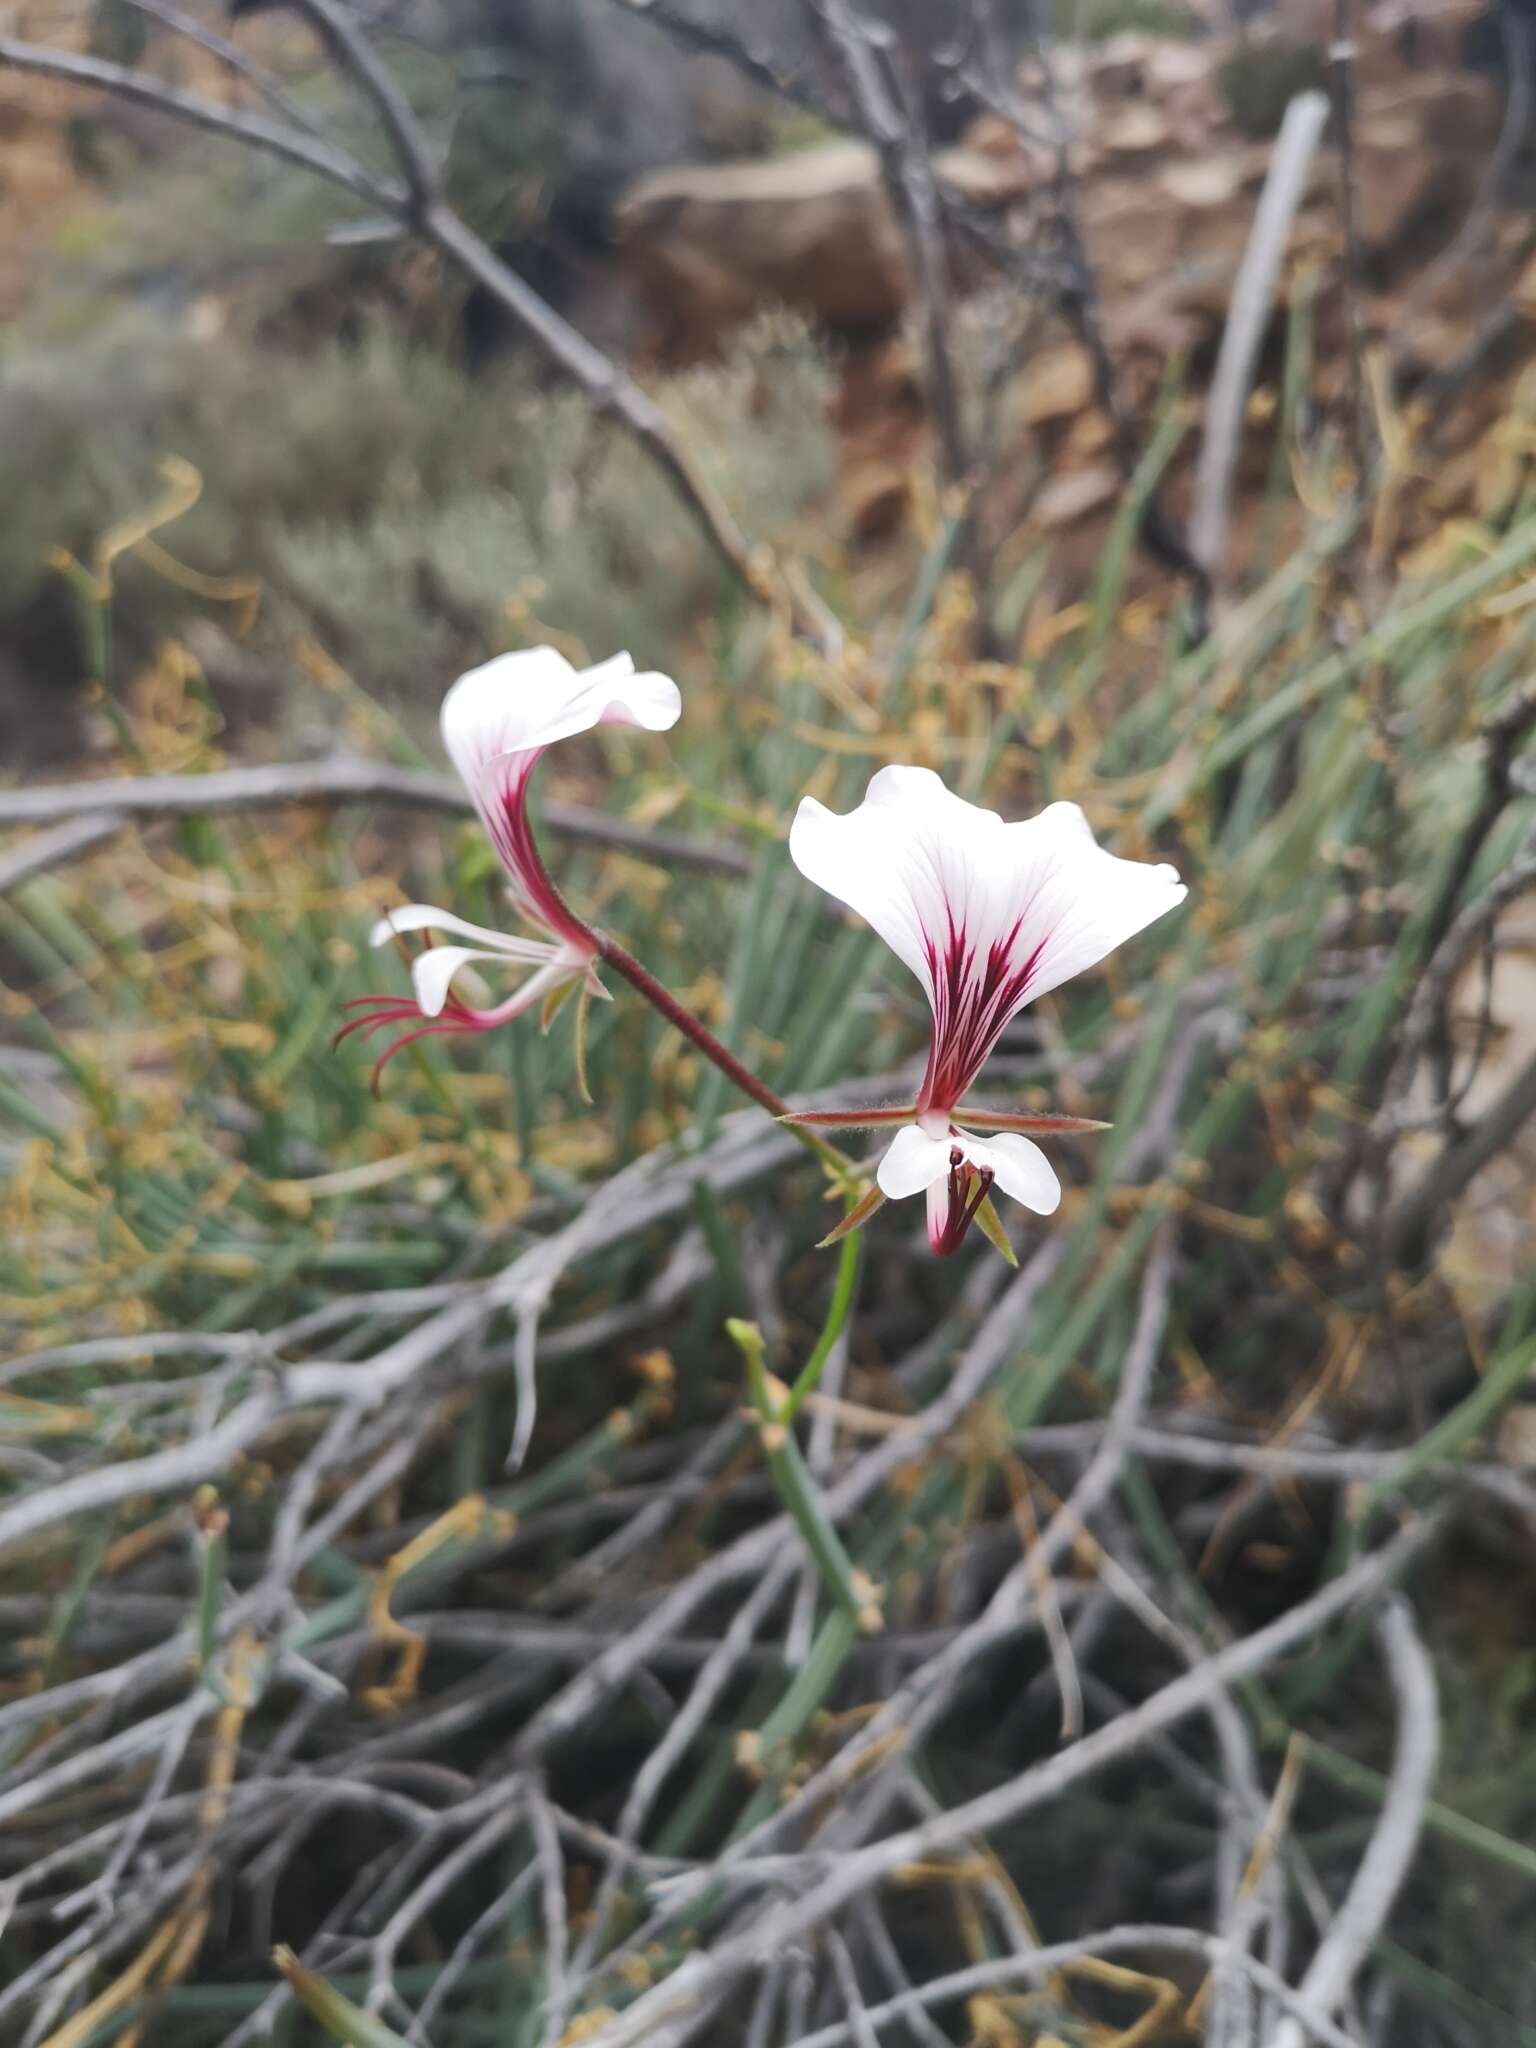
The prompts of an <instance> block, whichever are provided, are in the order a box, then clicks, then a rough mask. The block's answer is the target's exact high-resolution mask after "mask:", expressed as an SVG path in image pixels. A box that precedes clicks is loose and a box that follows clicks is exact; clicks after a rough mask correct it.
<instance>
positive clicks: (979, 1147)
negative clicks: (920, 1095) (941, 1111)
mask: <svg viewBox="0 0 1536 2048" xmlns="http://www.w3.org/2000/svg"><path fill="white" fill-rule="evenodd" d="M961 1143H962V1144H963V1145H964V1148H965V1153H966V1157H967V1158H968V1159H969V1160H970V1161H971V1163H972V1165H974V1166H978V1167H981V1166H990V1167H991V1169H992V1171H993V1173H994V1174H995V1176H996V1179H997V1185H998V1186H999V1187H1000V1188H1001V1189H1002V1191H1003V1193H1004V1194H1005V1195H1012V1197H1013V1199H1014V1200H1015V1201H1016V1202H1022V1203H1023V1204H1024V1207H1025V1208H1026V1209H1033V1210H1034V1212H1035V1214H1036V1215H1037V1216H1054V1215H1055V1213H1056V1211H1057V1209H1058V1208H1059V1207H1060V1206H1061V1182H1060V1181H1059V1180H1058V1179H1057V1178H1056V1170H1055V1168H1054V1167H1053V1166H1052V1165H1051V1162H1050V1160H1049V1159H1047V1158H1046V1156H1045V1154H1044V1153H1043V1152H1042V1151H1041V1150H1040V1147H1039V1146H1038V1145H1037V1144H1035V1143H1034V1142H1033V1140H1031V1139H1029V1138H1024V1137H1020V1136H1019V1135H1018V1133H1017V1132H1015V1131H1004V1132H1001V1133H1000V1134H999V1135H998V1136H997V1137H995V1138H988V1139H987V1141H986V1143H985V1144H982V1143H981V1141H980V1140H979V1139H977V1138H972V1137H969V1136H967V1137H965V1138H963V1139H962V1140H961Z"/></svg>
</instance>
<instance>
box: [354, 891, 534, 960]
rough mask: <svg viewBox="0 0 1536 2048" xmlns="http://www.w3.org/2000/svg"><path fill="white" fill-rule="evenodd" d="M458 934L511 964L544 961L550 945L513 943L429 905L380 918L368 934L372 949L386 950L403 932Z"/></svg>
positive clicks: (406, 906) (405, 905)
mask: <svg viewBox="0 0 1536 2048" xmlns="http://www.w3.org/2000/svg"><path fill="white" fill-rule="evenodd" d="M422 931H434V932H456V933H457V934H458V935H459V937H460V938H463V939H477V940H478V941H479V942H480V944H481V945H482V946H490V947H492V948H493V949H494V950H495V951H496V952H498V953H505V954H506V955H507V957H508V959H511V960H544V959H547V958H548V955H549V947H548V944H547V943H545V942H544V941H542V940H539V939H514V938H510V937H508V935H507V934H506V933H505V932H493V931H491V930H490V928H489V927H488V926H486V925H483V924H471V923H470V921H469V919H468V918H467V917H455V916H454V914H453V912H452V911H451V910H436V909H434V908H433V906H432V905H431V904H430V903H402V904H401V905H400V906H399V908H398V909H396V910H391V911H389V912H387V913H386V915H385V916H383V917H381V918H380V919H379V921H378V923H377V924H376V925H375V926H374V927H373V930H372V931H371V932H369V934H368V943H369V945H370V946H387V945H388V944H389V941H390V940H391V939H393V938H398V937H399V936H400V934H401V933H402V932H422Z"/></svg>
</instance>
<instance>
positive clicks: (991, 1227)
mask: <svg viewBox="0 0 1536 2048" xmlns="http://www.w3.org/2000/svg"><path fill="white" fill-rule="evenodd" d="M976 1222H977V1224H978V1226H979V1227H980V1230H981V1233H982V1236H983V1237H985V1239H986V1240H987V1243H988V1244H989V1245H991V1246H992V1248H993V1250H994V1251H999V1252H1001V1253H1002V1255H1003V1257H1004V1258H1005V1259H1006V1260H1007V1261H1008V1263H1009V1265H1010V1266H1014V1267H1016V1266H1017V1265H1018V1263H1019V1255H1018V1253H1017V1252H1016V1251H1015V1250H1014V1248H1013V1246H1012V1245H1011V1244H1010V1243H1009V1242H1008V1233H1007V1231H1006V1230H1004V1228H1003V1219H1002V1217H1001V1216H999V1215H998V1213H997V1211H996V1209H994V1208H993V1206H992V1197H991V1196H990V1195H983V1196H982V1198H981V1200H980V1201H979V1202H978V1203H977V1205H976Z"/></svg>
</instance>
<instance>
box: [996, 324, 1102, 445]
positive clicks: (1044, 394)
mask: <svg viewBox="0 0 1536 2048" xmlns="http://www.w3.org/2000/svg"><path fill="white" fill-rule="evenodd" d="M1092 403H1093V367H1092V365H1091V364H1090V363H1089V361H1088V356H1087V352H1086V351H1085V350H1084V349H1082V348H1080V347H1079V346H1078V345H1077V343H1075V342H1069V343H1064V344H1063V345H1062V346H1061V347H1060V348H1048V349H1042V350H1041V352H1040V354H1039V355H1037V356H1033V357H1031V358H1030V361H1029V363H1028V364H1027V366H1026V367H1025V370H1024V373H1023V375H1022V376H1021V378H1020V379H1019V384H1018V388H1017V392H1016V394H1015V396H1014V398H1013V403H1012V404H1011V405H1010V408H1009V410H1010V411H1011V412H1012V414H1013V417H1014V419H1015V420H1016V421H1017V422H1018V424H1019V425H1020V426H1024V427H1039V426H1044V425H1045V423H1046V422H1047V421H1048V420H1059V419H1070V418H1071V417H1072V416H1073V415H1074V414H1075V413H1080V412H1081V411H1082V410H1083V409H1084V407H1085V406H1088V405H1091V404H1092Z"/></svg>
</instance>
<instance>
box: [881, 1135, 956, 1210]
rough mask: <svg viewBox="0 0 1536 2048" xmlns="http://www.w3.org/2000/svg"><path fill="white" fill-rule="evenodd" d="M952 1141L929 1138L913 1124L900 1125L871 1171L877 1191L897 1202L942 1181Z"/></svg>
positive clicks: (946, 1168) (946, 1171) (946, 1169)
mask: <svg viewBox="0 0 1536 2048" xmlns="http://www.w3.org/2000/svg"><path fill="white" fill-rule="evenodd" d="M952 1142H953V1141H952V1140H951V1139H949V1138H930V1137H929V1136H928V1135H927V1133H926V1132H924V1131H920V1130H919V1129H918V1128H917V1125H916V1124H905V1125H903V1127H902V1128H901V1129H900V1130H899V1131H898V1132H897V1133H896V1135H895V1137H894V1138H892V1140H891V1142H890V1144H889V1146H888V1147H887V1148H886V1151H885V1155H884V1157H883V1158H882V1159H881V1161H880V1164H879V1166H878V1167H877V1168H876V1170H875V1180H876V1183H877V1184H878V1186H879V1189H880V1192H881V1194H883V1195H888V1196H889V1197H890V1198H891V1200H892V1201H895V1202H900V1201H903V1200H904V1199H905V1198H906V1197H907V1196H908V1195H919V1194H921V1193H922V1191H923V1189H924V1188H927V1187H932V1186H933V1184H934V1182H935V1181H941V1180H943V1179H944V1177H945V1175H946V1174H947V1173H948V1172H949V1154H950V1148H951V1144H952Z"/></svg>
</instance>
